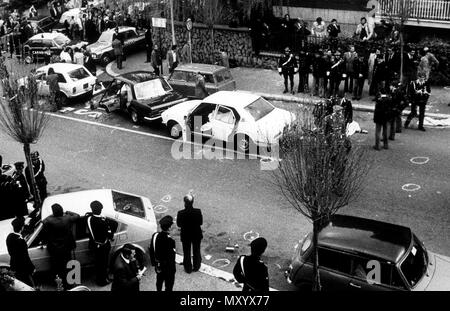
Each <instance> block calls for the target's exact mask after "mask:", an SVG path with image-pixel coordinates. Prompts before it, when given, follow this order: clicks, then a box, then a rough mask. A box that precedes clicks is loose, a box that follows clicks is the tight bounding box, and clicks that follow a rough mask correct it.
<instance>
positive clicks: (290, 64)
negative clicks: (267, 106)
mask: <svg viewBox="0 0 450 311" xmlns="http://www.w3.org/2000/svg"><path fill="white" fill-rule="evenodd" d="M297 71H298V66H297V60H296V59H295V56H294V54H292V53H291V49H289V47H286V48H285V49H284V55H283V56H281V57H280V60H279V62H278V73H279V74H280V76H281V75H283V77H284V91H283V93H288V92H289V91H288V78H289V80H290V82H291V93H292V94H295V92H294V74H295V73H296V72H297Z"/></svg>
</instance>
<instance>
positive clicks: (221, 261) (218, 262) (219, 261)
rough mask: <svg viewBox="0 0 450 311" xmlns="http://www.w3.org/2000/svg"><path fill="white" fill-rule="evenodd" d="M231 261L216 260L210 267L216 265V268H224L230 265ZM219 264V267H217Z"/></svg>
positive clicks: (224, 259)
mask: <svg viewBox="0 0 450 311" xmlns="http://www.w3.org/2000/svg"><path fill="white" fill-rule="evenodd" d="M230 263H231V261H230V260H229V259H226V258H221V259H216V260H214V261H213V262H212V265H213V266H214V265H217V268H225V267H226V266H228V265H230ZM219 264H220V265H219Z"/></svg>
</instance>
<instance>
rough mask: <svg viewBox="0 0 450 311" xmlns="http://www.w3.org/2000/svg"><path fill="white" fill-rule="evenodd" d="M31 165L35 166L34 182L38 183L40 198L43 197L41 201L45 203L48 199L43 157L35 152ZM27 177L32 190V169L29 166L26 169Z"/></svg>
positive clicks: (32, 155)
mask: <svg viewBox="0 0 450 311" xmlns="http://www.w3.org/2000/svg"><path fill="white" fill-rule="evenodd" d="M31 163H32V165H33V172H34V180H35V181H36V185H37V188H38V191H39V196H40V197H41V200H42V201H43V200H44V199H45V198H46V197H47V179H46V178H45V175H44V172H45V163H44V161H42V159H41V157H40V156H39V152H37V151H34V152H33V153H32V154H31ZM25 176H26V177H27V181H28V185H29V186H30V189H32V187H33V186H32V184H31V172H30V168H29V167H28V166H27V168H26V169H25Z"/></svg>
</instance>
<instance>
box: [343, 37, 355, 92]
mask: <svg viewBox="0 0 450 311" xmlns="http://www.w3.org/2000/svg"><path fill="white" fill-rule="evenodd" d="M357 59H358V53H356V51H355V46H353V45H350V47H349V49H348V51H347V52H345V53H344V62H345V72H344V77H343V78H344V92H350V93H351V92H352V91H353V82H354V80H355V79H354V78H355V76H354V64H355V62H356V60H357ZM349 82H350V84H349Z"/></svg>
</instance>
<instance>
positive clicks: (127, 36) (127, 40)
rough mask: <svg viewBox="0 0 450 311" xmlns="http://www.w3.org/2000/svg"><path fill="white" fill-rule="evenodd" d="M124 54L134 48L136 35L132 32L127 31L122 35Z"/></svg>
mask: <svg viewBox="0 0 450 311" xmlns="http://www.w3.org/2000/svg"><path fill="white" fill-rule="evenodd" d="M123 34H124V38H123V40H124V42H123V45H124V53H130V52H131V51H132V50H133V48H134V43H135V42H136V40H137V34H136V33H135V32H134V31H133V30H127V31H125V32H124V33H123Z"/></svg>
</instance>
